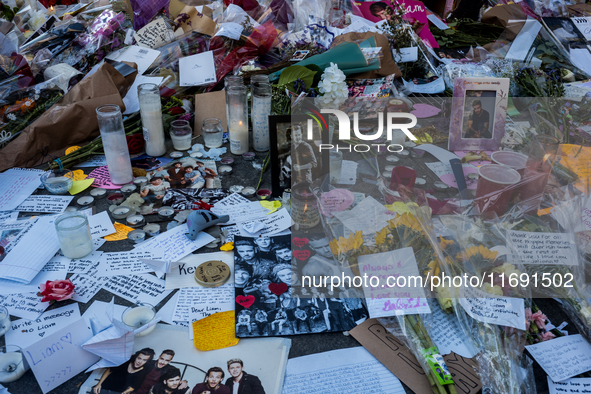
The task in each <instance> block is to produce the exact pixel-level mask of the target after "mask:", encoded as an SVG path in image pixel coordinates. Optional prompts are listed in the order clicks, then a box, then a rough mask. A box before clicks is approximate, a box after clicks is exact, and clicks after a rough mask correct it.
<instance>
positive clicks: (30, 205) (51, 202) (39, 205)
mask: <svg viewBox="0 0 591 394" xmlns="http://www.w3.org/2000/svg"><path fill="white" fill-rule="evenodd" d="M73 199H74V197H73V196H48V195H39V196H29V197H28V198H27V199H26V200H25V201H23V203H22V204H21V205H19V206H18V207H16V210H17V211H19V212H38V213H62V212H64V211H65V210H66V207H67V206H68V205H69V204H70V202H71V201H72V200H73Z"/></svg>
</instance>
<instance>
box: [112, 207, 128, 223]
mask: <svg viewBox="0 0 591 394" xmlns="http://www.w3.org/2000/svg"><path fill="white" fill-rule="evenodd" d="M109 211H111V216H112V217H113V219H119V220H121V219H125V218H126V217H128V216H129V215H130V214H131V208H129V207H114V208H112V209H111V208H109Z"/></svg>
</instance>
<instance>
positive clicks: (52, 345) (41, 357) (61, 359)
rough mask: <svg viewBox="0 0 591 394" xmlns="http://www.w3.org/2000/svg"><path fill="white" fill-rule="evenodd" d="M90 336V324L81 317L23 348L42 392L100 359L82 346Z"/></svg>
mask: <svg viewBox="0 0 591 394" xmlns="http://www.w3.org/2000/svg"><path fill="white" fill-rule="evenodd" d="M91 337H92V330H91V328H90V326H89V325H88V324H87V323H86V321H85V320H84V319H80V320H78V321H77V322H75V323H74V324H72V325H70V326H67V327H64V328H62V329H61V330H59V331H57V332H54V333H53V334H51V335H49V336H47V337H45V338H44V339H42V340H41V341H38V342H36V343H34V344H33V345H31V346H29V347H27V348H25V349H23V354H24V356H25V357H26V359H27V362H28V363H29V366H30V367H31V369H32V370H33V373H34V374H35V378H36V379H37V383H39V386H40V387H41V390H43V394H45V393H47V392H49V391H51V390H53V389H54V388H56V387H58V386H59V385H61V384H62V383H65V382H66V381H68V380H70V379H71V378H73V377H74V376H76V375H77V374H78V373H80V372H82V371H84V370H85V369H86V368H88V367H90V366H91V365H92V364H94V363H96V362H97V361H98V360H99V358H100V357H98V356H96V355H94V354H92V353H89V352H87V351H86V350H84V349H82V348H81V347H80V345H82V344H83V343H84V342H86V341H87V340H89V339H90V338H91Z"/></svg>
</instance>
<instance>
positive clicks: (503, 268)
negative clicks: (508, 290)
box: [493, 263, 521, 278]
mask: <svg viewBox="0 0 591 394" xmlns="http://www.w3.org/2000/svg"><path fill="white" fill-rule="evenodd" d="M493 272H498V273H499V274H500V273H503V272H504V273H505V278H510V277H511V275H512V274H515V275H513V276H514V277H515V276H516V277H519V275H521V272H520V271H519V270H518V269H517V268H515V266H514V265H513V264H509V263H504V264H503V265H499V266H498V267H496V268H495V269H493Z"/></svg>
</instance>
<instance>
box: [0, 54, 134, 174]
mask: <svg viewBox="0 0 591 394" xmlns="http://www.w3.org/2000/svg"><path fill="white" fill-rule="evenodd" d="M136 75H137V71H136V72H134V73H132V74H130V75H128V76H127V77H125V78H124V77H123V76H122V75H121V74H120V73H119V72H118V71H116V70H115V68H114V67H113V66H112V65H110V64H106V63H105V64H103V65H102V66H101V67H100V68H99V69H98V70H97V71H96V72H95V73H94V74H93V75H91V76H90V77H88V78H86V79H84V80H82V81H81V82H80V83H78V84H77V85H76V86H74V87H73V88H72V90H70V91H69V92H68V93H66V94H65V95H64V97H63V98H62V99H61V100H60V101H59V102H58V103H56V104H55V105H53V106H52V107H51V108H50V109H49V110H48V111H46V112H45V113H44V114H43V115H41V117H40V118H39V119H37V120H36V121H34V122H33V123H31V124H30V125H29V126H28V127H27V128H25V130H23V132H22V133H21V134H20V135H19V136H18V137H16V138H15V139H14V140H13V141H11V142H10V143H9V144H8V145H7V146H5V147H4V149H2V151H1V154H0V171H4V170H7V169H9V168H11V167H34V166H37V165H39V164H44V163H47V162H48V161H49V160H50V158H53V157H59V156H63V155H64V154H65V150H66V149H67V148H69V147H70V146H73V145H80V146H82V145H85V144H86V143H88V142H90V141H91V140H93V139H94V138H96V137H97V136H98V135H99V129H98V121H97V119H96V109H97V107H99V106H101V105H105V104H115V105H118V106H119V107H121V112H123V111H124V110H125V105H124V104H123V99H122V98H121V97H122V95H123V96H124V95H125V93H126V92H127V90H128V89H129V87H130V86H131V85H132V84H133V81H134V80H135V77H136ZM120 92H121V93H120Z"/></svg>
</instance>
